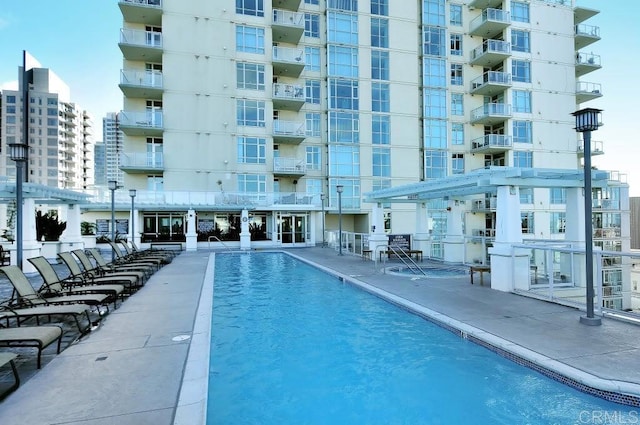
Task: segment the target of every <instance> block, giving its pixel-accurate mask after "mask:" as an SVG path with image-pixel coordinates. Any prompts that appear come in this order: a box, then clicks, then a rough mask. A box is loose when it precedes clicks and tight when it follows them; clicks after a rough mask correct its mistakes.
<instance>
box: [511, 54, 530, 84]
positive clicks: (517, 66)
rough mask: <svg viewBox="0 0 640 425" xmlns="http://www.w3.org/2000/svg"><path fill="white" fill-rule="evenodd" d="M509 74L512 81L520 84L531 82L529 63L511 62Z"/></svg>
mask: <svg viewBox="0 0 640 425" xmlns="http://www.w3.org/2000/svg"><path fill="white" fill-rule="evenodd" d="M511 74H512V79H513V81H517V82H520V83H530V82H531V62H529V61H522V60H516V59H514V60H512V61H511Z"/></svg>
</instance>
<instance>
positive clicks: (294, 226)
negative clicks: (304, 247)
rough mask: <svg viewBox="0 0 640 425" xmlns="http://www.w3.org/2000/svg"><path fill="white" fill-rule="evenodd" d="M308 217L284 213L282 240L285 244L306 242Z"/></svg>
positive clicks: (281, 227) (281, 224)
mask: <svg viewBox="0 0 640 425" xmlns="http://www.w3.org/2000/svg"><path fill="white" fill-rule="evenodd" d="M306 236H307V217H306V216H305V215H282V216H281V220H280V240H281V241H282V244H283V245H285V244H286V245H296V244H304V243H305V242H306V240H307V237H306Z"/></svg>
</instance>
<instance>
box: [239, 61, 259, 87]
mask: <svg viewBox="0 0 640 425" xmlns="http://www.w3.org/2000/svg"><path fill="white" fill-rule="evenodd" d="M236 80H237V88H239V89H247V90H264V65H261V64H257V63H245V62H239V63H237V64H236Z"/></svg>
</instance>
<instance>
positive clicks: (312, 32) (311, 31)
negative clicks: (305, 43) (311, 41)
mask: <svg viewBox="0 0 640 425" xmlns="http://www.w3.org/2000/svg"><path fill="white" fill-rule="evenodd" d="M304 35H305V37H313V38H319V37H320V15H317V14H315V13H305V14H304Z"/></svg>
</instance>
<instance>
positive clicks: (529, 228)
mask: <svg viewBox="0 0 640 425" xmlns="http://www.w3.org/2000/svg"><path fill="white" fill-rule="evenodd" d="M520 223H521V228H522V233H529V234H531V233H533V213H532V212H522V213H520Z"/></svg>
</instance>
